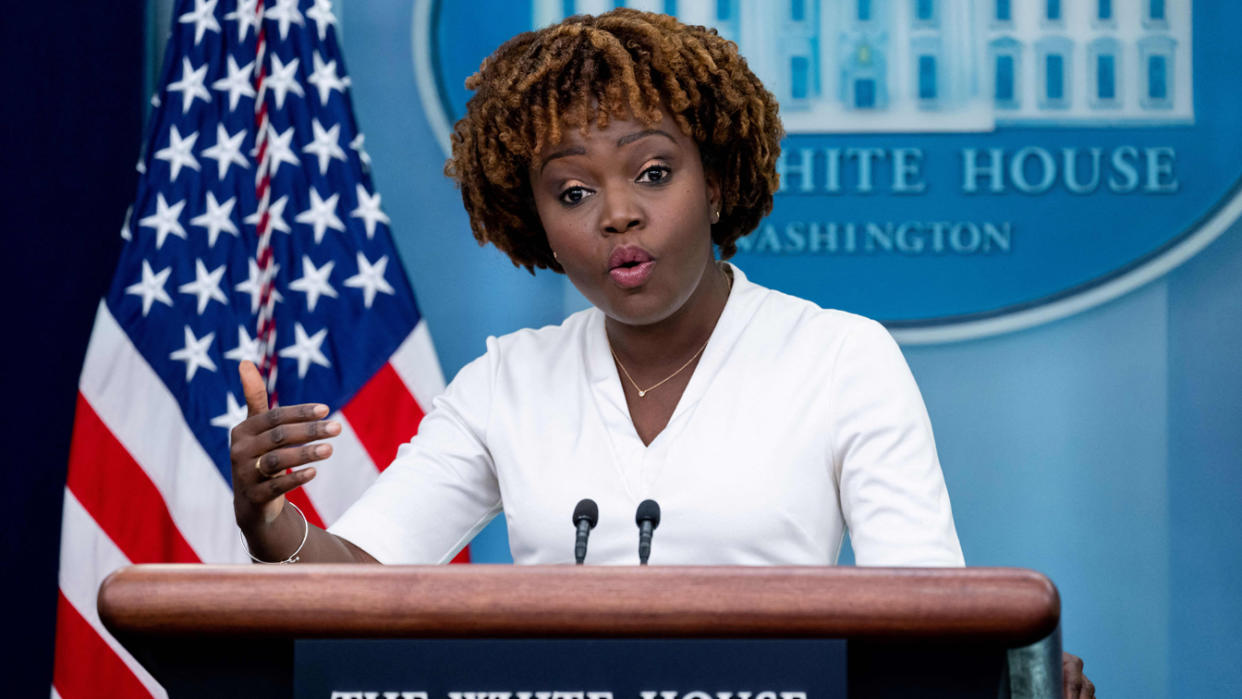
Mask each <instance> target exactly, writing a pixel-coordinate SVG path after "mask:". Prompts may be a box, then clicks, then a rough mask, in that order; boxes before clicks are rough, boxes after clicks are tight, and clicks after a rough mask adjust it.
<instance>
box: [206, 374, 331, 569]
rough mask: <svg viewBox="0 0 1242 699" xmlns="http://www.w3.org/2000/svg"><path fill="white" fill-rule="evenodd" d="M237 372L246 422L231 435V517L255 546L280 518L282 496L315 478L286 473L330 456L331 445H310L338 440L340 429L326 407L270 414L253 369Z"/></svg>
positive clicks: (311, 473) (309, 473) (309, 471)
mask: <svg viewBox="0 0 1242 699" xmlns="http://www.w3.org/2000/svg"><path fill="white" fill-rule="evenodd" d="M238 372H239V373H240V374H241V382H242V392H243V393H244V394H245V395H246V407H247V408H248V409H249V417H247V418H246V419H245V420H243V421H242V422H241V423H240V424H239V425H237V427H234V428H233V433H232V439H231V447H230V457H231V460H232V462H233V513H234V515H235V516H236V517H237V525H238V526H239V527H241V529H242V531H243V532H245V533H246V535H247V538H248V539H251V542H252V544H253V543H255V542H254V538H255V536H259V537H262V533H263V530H265V529H266V528H268V527H269V526H271V525H272V524H273V523H274V522H275V521H276V519H277V518H279V517H280V515H281V512H282V511H283V510H284V506H285V493H287V492H289V491H290V490H293V489H294V488H296V487H298V486H300V485H305V484H306V483H307V482H309V481H310V480H311V479H312V478H314V477H315V468H314V467H313V466H311V467H308V468H304V469H300V470H297V471H290V470H289V469H293V468H297V467H298V466H303V465H306V464H309V463H312V462H315V461H322V460H323V459H326V458H328V457H329V456H331V455H332V446H331V445H330V444H323V443H318V444H316V443H314V442H316V441H317V440H321V439H326V438H329V437H335V436H336V435H338V434H340V433H341V425H340V423H338V422H335V421H331V420H329V421H325V420H324V419H323V418H325V417H327V415H328V406H326V405H322V404H317V403H303V404H301V405H291V406H287V407H280V408H272V409H268V405H267V389H266V388H265V387H264V385H263V378H262V376H260V375H259V370H258V369H257V368H256V367H255V365H254V364H252V363H251V362H248V361H246V362H242V363H241V367H240V369H239V370H238ZM273 543H275V542H273ZM296 543H297V542H296V541H295V542H294V545H296Z"/></svg>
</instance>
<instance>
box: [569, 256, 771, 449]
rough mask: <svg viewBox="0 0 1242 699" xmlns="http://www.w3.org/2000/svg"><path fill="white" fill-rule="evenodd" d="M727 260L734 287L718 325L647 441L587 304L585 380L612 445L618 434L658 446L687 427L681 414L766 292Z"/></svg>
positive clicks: (599, 316) (702, 391) (707, 385)
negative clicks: (663, 419)
mask: <svg viewBox="0 0 1242 699" xmlns="http://www.w3.org/2000/svg"><path fill="white" fill-rule="evenodd" d="M726 264H728V263H726ZM729 266H730V268H731V269H732V271H733V288H732V290H731V291H730V292H729V298H728V299H727V300H726V301H725V307H724V310H723V311H721V313H720V318H719V319H717V321H716V327H715V328H713V329H712V334H711V336H710V337H709V338H708V340H707V347H706V348H705V349H704V350H703V355H702V356H701V357H699V363H698V365H697V366H695V367H694V373H693V374H691V376H690V382H689V383H688V384H687V385H686V390H685V391H683V392H682V394H681V398H680V399H679V400H678V401H677V407H676V408H674V409H673V414H672V416H671V417H669V420H668V424H666V425H665V426H664V429H662V430H660V433H659V434H657V435H656V436H655V439H652V440H651V443H650V444H647V445H644V444H643V442H642V439H641V438H640V437H639V436H638V430H637V429H636V428H635V427H634V420H633V419H632V418H631V417H630V409H629V406H628V405H627V404H626V402H625V392H624V391H623V390H622V387H621V375H620V374H619V373H618V372H617V365H616V363H615V362H614V361H613V358H612V353H611V351H610V350H609V346H608V335H607V331H606V330H605V327H604V314H603V312H602V311H600V310H599V309H592V310H591V317H590V319H589V320H588V323H589V325H588V328H587V332H586V342H585V345H584V347H583V351H584V352H585V354H586V356H585V357H584V362H583V364H584V366H585V367H586V371H587V381H588V383H589V385H590V386H591V392H592V394H593V396H594V399H595V402H596V405H597V406H598V408H599V411H600V416H601V417H602V418H603V420H604V423H605V425H606V426H607V428H608V434H609V437H610V439H611V440H612V441H613V446H614V450H617V447H620V446H622V445H621V444H618V441H619V440H620V441H622V442H626V443H628V442H629V441H630V440H633V441H635V442H637V444H638V446H639V447H645V449H646V450H647V451H652V450H655V449H657V448H661V449H662V448H663V446H664V444H665V443H667V442H668V441H670V440H672V439H675V437H676V435H677V433H679V432H680V431H681V430H682V429H683V428H684V427H685V420H683V419H682V416H683V415H685V414H686V413H687V411H690V410H691V409H693V408H694V406H695V405H697V404H698V402H699V401H700V400H701V399H702V398H703V396H704V395H706V394H707V392H708V391H709V390H710V389H711V386H712V383H713V379H715V377H716V375H717V374H718V373H719V372H720V370H721V368H722V367H723V366H724V363H725V361H726V360H727V358H728V356H729V353H730V352H731V351H732V349H733V346H734V345H735V344H736V342H737V340H738V338H739V337H740V336H741V334H742V331H743V330H744V329H745V328H746V326H747V324H748V323H749V322H750V318H751V316H753V315H754V313H755V310H756V309H757V308H758V306H759V304H760V302H761V301H762V300H763V296H764V294H765V293H767V290H766V289H764V288H762V287H759V286H757V285H755V284H752V283H751V282H750V281H749V280H747V278H746V275H745V274H743V273H742V271H741V270H740V269H738V268H737V267H736V266H734V265H729ZM627 447H628V448H626V449H621V450H619V451H630V450H631V449H632V448H633V446H632V445H628V444H627Z"/></svg>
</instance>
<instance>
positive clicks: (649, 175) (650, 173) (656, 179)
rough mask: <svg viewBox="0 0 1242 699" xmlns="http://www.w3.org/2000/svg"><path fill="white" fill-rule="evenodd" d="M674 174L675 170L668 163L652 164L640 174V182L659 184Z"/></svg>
mask: <svg viewBox="0 0 1242 699" xmlns="http://www.w3.org/2000/svg"><path fill="white" fill-rule="evenodd" d="M672 176H673V171H672V170H670V169H669V168H668V166H666V165H652V166H651V167H649V168H647V169H645V170H643V171H642V174H640V175H639V176H638V181H639V182H646V183H649V184H658V183H660V182H663V181H665V180H667V179H668V178H670V177H672Z"/></svg>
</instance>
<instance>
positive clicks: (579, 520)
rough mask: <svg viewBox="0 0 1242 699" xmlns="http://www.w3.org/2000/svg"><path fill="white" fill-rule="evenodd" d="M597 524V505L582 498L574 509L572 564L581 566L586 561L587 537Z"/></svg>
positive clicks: (588, 499)
mask: <svg viewBox="0 0 1242 699" xmlns="http://www.w3.org/2000/svg"><path fill="white" fill-rule="evenodd" d="M597 522H599V505H596V504H595V501H594V500H592V499H591V498H583V499H582V500H579V501H578V506H577V507H575V508H574V526H575V527H577V528H578V537H577V541H575V542H574V562H575V563H577V564H578V565H582V562H583V561H585V560H586V550H587V537H589V536H591V530H592V529H594V528H595V525H596V523H597Z"/></svg>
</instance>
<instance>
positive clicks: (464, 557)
mask: <svg viewBox="0 0 1242 699" xmlns="http://www.w3.org/2000/svg"><path fill="white" fill-rule="evenodd" d="M469 562H470V547H469V546H467V547H466V548H464V549H462V550H461V551H460V552H459V553H458V554H457V555H456V556H454V557H453V560H451V561H449V563H469Z"/></svg>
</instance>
